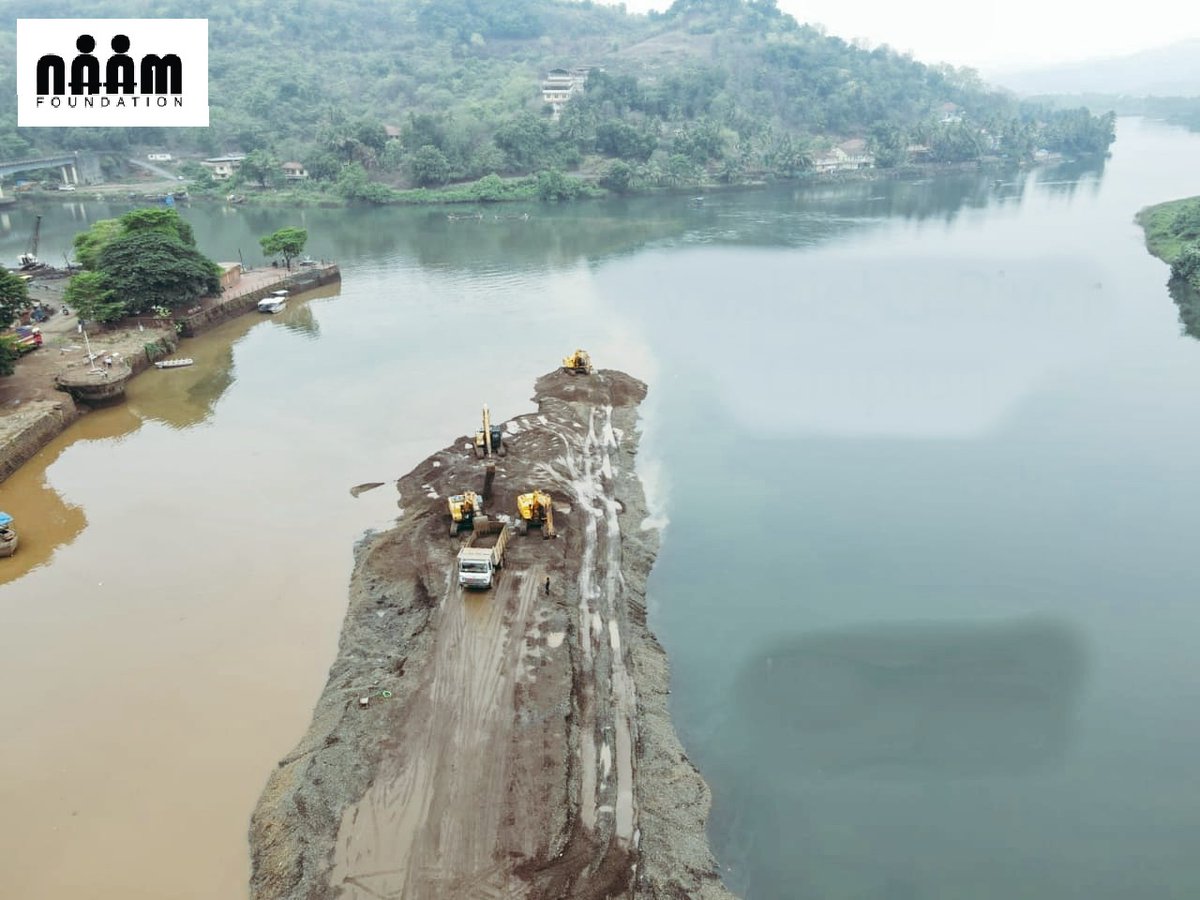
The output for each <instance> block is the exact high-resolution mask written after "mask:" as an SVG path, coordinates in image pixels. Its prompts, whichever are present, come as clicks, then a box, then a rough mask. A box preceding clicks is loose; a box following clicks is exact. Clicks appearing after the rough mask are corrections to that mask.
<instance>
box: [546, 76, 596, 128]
mask: <svg viewBox="0 0 1200 900" xmlns="http://www.w3.org/2000/svg"><path fill="white" fill-rule="evenodd" d="M591 72H592V66H576V67H575V68H573V69H551V70H550V71H549V72H547V73H546V77H545V78H543V79H542V100H543V101H544V102H545V103H547V104H548V105H549V106H550V108H551V110H553V113H552V117H553V118H554V119H555V120H557V119H558V117H559V116H560V115H562V110H563V107H564V106H566V105H567V101H568V100H570V99H571V97H572V96H574V94H575V92H576V91H580V90H582V89H583V86H584V85H585V84H587V80H588V75H590V74H591Z"/></svg>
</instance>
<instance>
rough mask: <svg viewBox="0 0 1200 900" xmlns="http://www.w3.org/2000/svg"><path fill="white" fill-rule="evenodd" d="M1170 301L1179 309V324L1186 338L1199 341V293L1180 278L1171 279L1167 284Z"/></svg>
mask: <svg viewBox="0 0 1200 900" xmlns="http://www.w3.org/2000/svg"><path fill="white" fill-rule="evenodd" d="M1167 290H1168V291H1169V292H1170V294H1171V299H1172V300H1174V301H1175V305H1176V306H1177V307H1178V308H1179V324H1181V325H1182V326H1183V333H1184V334H1186V335H1187V336H1188V337H1192V338H1196V339H1197V340H1200V291H1197V290H1196V289H1195V288H1193V287H1192V286H1191V285H1190V284H1188V283H1187V282H1186V281H1184V280H1183V279H1182V278H1172V279H1171V280H1170V281H1169V282H1168V283H1167Z"/></svg>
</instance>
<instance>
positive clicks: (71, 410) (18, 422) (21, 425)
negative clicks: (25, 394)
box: [0, 394, 79, 481]
mask: <svg viewBox="0 0 1200 900" xmlns="http://www.w3.org/2000/svg"><path fill="white" fill-rule="evenodd" d="M78 418H79V410H78V408H77V407H76V406H75V403H74V401H72V400H71V398H70V397H68V396H67V395H66V394H63V399H62V400H61V401H53V400H35V401H33V402H32V403H28V404H26V405H25V406H24V407H23V408H22V409H20V410H18V411H17V412H14V413H10V414H8V415H6V416H4V417H3V418H0V481H4V480H5V479H6V478H8V476H10V475H11V474H12V473H13V472H15V471H17V469H19V468H20V467H21V466H22V465H24V464H25V463H26V462H28V461H29V460H30V459H32V458H33V456H34V454H36V453H37V452H38V451H39V450H41V449H42V448H43V447H45V446H46V445H47V444H48V443H50V442H51V441H52V440H54V438H55V436H56V435H58V434H60V433H61V432H63V431H65V430H66V428H67V426H68V425H70V424H71V423H72V422H74V421H75V420H76V419H78Z"/></svg>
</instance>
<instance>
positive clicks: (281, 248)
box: [258, 227, 308, 269]
mask: <svg viewBox="0 0 1200 900" xmlns="http://www.w3.org/2000/svg"><path fill="white" fill-rule="evenodd" d="M258 242H259V244H261V245H262V248H263V253H266V254H267V255H268V256H282V257H283V262H284V265H285V266H287V267H288V268H289V269H290V268H291V267H292V260H293V259H295V258H296V257H297V256H299V255H300V254H301V253H303V252H304V245H305V244H306V243H308V229H307V228H295V227H287V228H280V229H279V230H278V231H276V232H274V233H272V234H268V235H266V236H265V237H261V238H259V239H258Z"/></svg>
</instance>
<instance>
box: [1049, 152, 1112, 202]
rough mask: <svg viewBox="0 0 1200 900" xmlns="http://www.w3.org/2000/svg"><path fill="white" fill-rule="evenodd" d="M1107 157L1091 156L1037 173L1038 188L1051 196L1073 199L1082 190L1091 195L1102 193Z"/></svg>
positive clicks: (1067, 161) (1055, 165) (1068, 161)
mask: <svg viewBox="0 0 1200 900" xmlns="http://www.w3.org/2000/svg"><path fill="white" fill-rule="evenodd" d="M1107 162H1108V158H1107V157H1106V156H1089V157H1085V158H1082V159H1073V160H1066V161H1063V162H1061V163H1056V164H1054V165H1052V166H1046V167H1045V168H1041V169H1038V170H1037V171H1036V176H1035V177H1036V179H1037V186H1038V187H1039V188H1044V189H1045V190H1046V191H1048V192H1049V193H1051V194H1057V195H1062V196H1065V197H1073V196H1074V195H1075V192H1076V191H1077V190H1079V189H1080V188H1085V189H1087V191H1088V193H1089V194H1091V195H1093V196H1094V195H1096V194H1097V193H1099V191H1100V185H1101V182H1102V181H1103V179H1104V167H1105V164H1106V163H1107Z"/></svg>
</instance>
